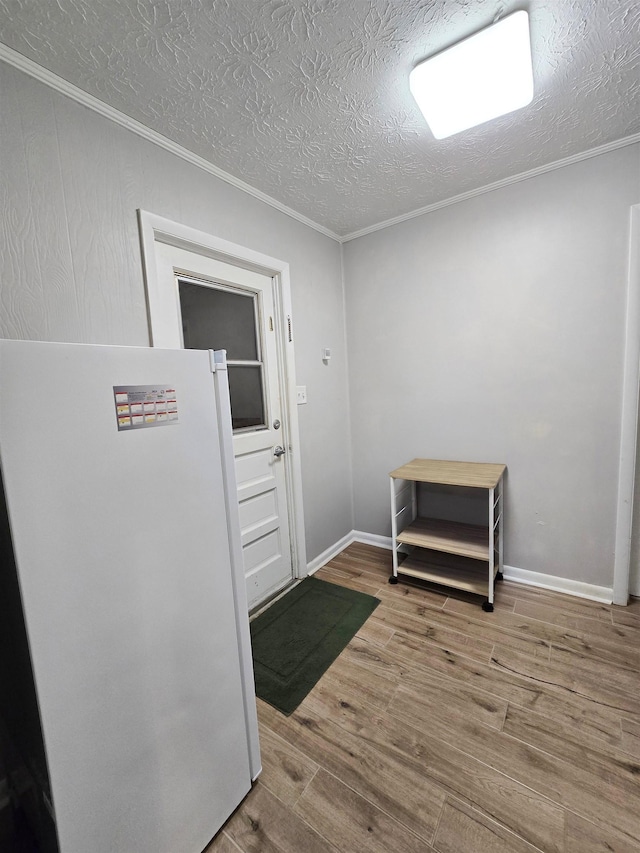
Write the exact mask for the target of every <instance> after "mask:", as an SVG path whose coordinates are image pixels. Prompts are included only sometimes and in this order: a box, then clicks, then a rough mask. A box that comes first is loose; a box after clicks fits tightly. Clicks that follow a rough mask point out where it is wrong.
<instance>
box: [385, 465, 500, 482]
mask: <svg viewBox="0 0 640 853" xmlns="http://www.w3.org/2000/svg"><path fill="white" fill-rule="evenodd" d="M506 468H507V466H506V465H503V464H502V463H498V462H449V461H446V460H444V459H413V460H412V461H411V462H407V464H406V465H402V466H401V467H400V468H396V470H395V471H392V472H391V473H390V474H389V476H390V477H393V479H394V480H415V481H416V482H419V483H440V484H441V485H447V486H471V487H475V488H478V489H493V488H495V487H496V486H497V485H498V483H499V482H500V479H501V477H502V475H503V474H504V472H505V470H506Z"/></svg>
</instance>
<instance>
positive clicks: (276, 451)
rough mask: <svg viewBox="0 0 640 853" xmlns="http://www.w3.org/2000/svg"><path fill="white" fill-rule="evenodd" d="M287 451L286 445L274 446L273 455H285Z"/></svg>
mask: <svg viewBox="0 0 640 853" xmlns="http://www.w3.org/2000/svg"><path fill="white" fill-rule="evenodd" d="M286 452H287V451H286V450H285V449H284V447H281V446H280V445H278V446H277V447H274V448H273V455H274V456H284V454H285V453H286Z"/></svg>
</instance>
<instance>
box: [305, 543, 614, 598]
mask: <svg viewBox="0 0 640 853" xmlns="http://www.w3.org/2000/svg"><path fill="white" fill-rule="evenodd" d="M352 542H362V543H363V544H364V545H375V546H376V547H378V548H386V549H387V550H388V551H390V550H391V537H390V536H379V535H378V534H377V533H365V532H364V531H363V530H352V531H351V533H347V535H346V536H343V537H342V539H340V540H339V541H338V542H336V543H335V545H332V546H331V547H330V548H327V550H326V551H323V552H322V554H319V555H318V556H317V557H316V558H315V560H312V561H311V562H310V563H309V564H308V566H307V573H308V574H310V575H312V574H313V573H314V572H317V571H318V569H321V568H322V566H324V565H326V564H327V563H328V562H329V561H330V560H333V558H334V557H337V556H338V554H339V553H340V552H341V551H344V549H345V548H346V547H347V546H348V545H351V543H352ZM503 574H504V576H505V578H506V579H507V580H510V581H513V583H521V584H523V585H525V586H538V587H540V588H541V589H549V590H551V591H552V592H561V593H564V594H565V595H574V596H576V597H578V598H588V599H589V600H591V601H602V602H603V603H604V604H611V602H612V600H613V588H612V587H609V586H596V585H595V584H591V583H586V582H585V581H576V580H572V579H571V578H561V577H558V576H557V575H543V574H542V573H541V572H530V571H529V570H528V569H518V568H517V567H516V566H504V568H503Z"/></svg>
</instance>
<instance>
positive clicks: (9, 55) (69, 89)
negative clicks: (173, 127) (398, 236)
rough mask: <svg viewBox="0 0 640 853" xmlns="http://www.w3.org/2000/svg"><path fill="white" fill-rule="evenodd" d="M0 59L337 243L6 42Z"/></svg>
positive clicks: (325, 231)
mask: <svg viewBox="0 0 640 853" xmlns="http://www.w3.org/2000/svg"><path fill="white" fill-rule="evenodd" d="M0 60H2V61H3V62H6V63H7V64H8V65H12V66H13V67H14V68H17V69H18V70H19V71H23V72H24V73H25V74H28V75H29V76H30V77H35V79H36V80H39V81H40V82H41V83H45V84H46V85H47V86H50V87H51V88H52V89H55V90H56V91H57V92H60V93H61V94H62V95H66V96H67V97H68V98H71V99H72V100H74V101H77V102H78V103H79V104H82V105H83V106H85V107H88V108H89V109H90V110H93V111H94V112H96V113H99V114H100V115H101V116H104V117H105V118H108V119H110V120H111V121H113V122H115V123H116V124H119V125H120V126H121V127H124V128H126V129H127V130H130V131H131V132H132V133H135V134H137V135H138V136H141V137H142V138H143V139H146V140H147V141H148V142H153V144H154V145H158V146H159V147H160V148H164V149H165V151H169V152H170V153H171V154H175V155H176V156H177V157H180V158H181V159H182V160H186V161H187V163H191V165H192V166H197V167H198V168H199V169H202V170H203V171H205V172H208V173H209V174H210V175H213V176H214V177H216V178H219V179H220V180H221V181H224V182H225V183H227V184H231V186H233V187H235V188H236V189H238V190H241V191H242V192H244V193H247V195H251V196H253V197H254V198H257V199H258V200H259V201H263V202H264V203H265V204H268V205H269V206H270V207H273V208H275V209H276V210H279V211H280V213H284V214H286V215H287V216H290V217H291V218H292V219H297V220H298V222H301V223H302V224H303V225H307V226H308V227H309V228H313V229H314V230H315V231H319V232H320V233H321V234H324V235H325V237H330V238H331V239H332V240H336V241H337V242H341V238H340V237H339V236H338V235H337V234H334V232H333V231H331V230H330V229H329V228H325V227H324V226H323V225H319V224H318V223H317V222H314V221H313V220H312V219H309V218H308V217H306V216H304V215H303V214H302V213H298V212H297V211H295V210H293V209H292V208H290V207H287V205H286V204H282V202H280V201H278V200H277V199H275V198H272V197H271V196H269V195H267V194H266V193H263V192H262V191H261V190H258V189H256V188H255V187H252V186H251V185H250V184H247V183H245V182H244V181H242V180H241V179H240V178H236V177H235V175H231V174H229V172H225V171H224V170H223V169H220V168H218V167H217V166H214V165H213V163H210V162H209V161H208V160H205V159H204V157H199V156H198V155H197V154H193V153H192V152H191V151H189V150H188V149H186V148H184V147H183V146H182V145H178V143H176V142H173V141H172V140H171V139H168V138H167V137H166V136H163V135H162V134H161V133H158V132H157V131H155V130H151V128H149V127H147V126H146V125H144V124H142V122H139V121H136V119H133V118H131V117H130V116H128V115H126V114H125V113H123V112H120V110H117V109H115V108H114V107H110V106H109V105H108V104H105V102H104V101H101V100H100V99H99V98H96V97H94V96H93V95H90V94H89V93H88V92H85V91H83V90H82V89H79V88H78V87H77V86H74V85H73V83H69V82H68V81H67V80H64V79H63V78H62V77H58V75H57V74H54V73H53V72H52V71H48V70H47V69H46V68H43V67H42V66H41V65H38V63H37V62H34V61H33V60H32V59H29V58H28V57H26V56H23V55H22V54H21V53H18V51H16V50H13V48H10V47H7V45H5V44H2V43H0Z"/></svg>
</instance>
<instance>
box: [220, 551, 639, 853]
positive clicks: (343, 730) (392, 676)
mask: <svg viewBox="0 0 640 853" xmlns="http://www.w3.org/2000/svg"><path fill="white" fill-rule="evenodd" d="M390 567H391V555H390V552H389V551H385V550H383V549H379V548H374V547H371V546H367V545H361V544H353V545H351V546H349V547H348V548H347V549H346V550H345V551H343V552H342V553H341V554H340V555H339V556H337V557H336V558H335V559H333V560H332V561H331V562H330V563H329V564H327V566H325V567H324V568H323V569H321V570H320V571H319V572H318V573H317V575H316V577H319V578H322V579H324V580H327V581H330V582H332V583H337V584H341V585H343V586H347V587H351V588H353V589H358V590H362V591H364V592H368V593H371V594H373V595H375V596H377V597H378V598H379V599H380V600H381V604H380V605H379V606H378V608H377V610H376V611H375V612H374V613H373V615H372V616H371V617H370V618H369V619H368V620H367V622H366V623H365V625H364V626H363V627H362V629H361V630H360V631H359V632H358V634H357V635H356V637H354V639H353V640H352V642H351V643H350V644H349V646H348V647H347V648H346V649H345V650H344V651H343V653H342V654H341V655H340V657H339V658H338V659H337V660H336V661H335V663H334V664H333V665H332V666H331V668H330V669H329V670H328V671H327V673H326V674H325V675H324V676H323V677H322V679H321V680H320V682H319V683H318V684H317V685H316V686H315V688H314V689H313V690H312V692H311V693H310V694H309V695H308V696H307V698H306V699H305V700H304V702H303V703H302V704H301V705H300V706H299V708H298V709H297V711H295V712H294V713H293V714H292V715H291V716H290V717H285V716H283V715H282V714H280V713H279V712H278V711H276V710H275V709H273V708H272V707H270V706H269V705H267V704H266V703H264V702H262V701H260V700H258V716H259V721H260V737H261V749H262V763H263V772H262V774H261V776H260V778H259V780H258V781H257V783H256V784H255V785H254V787H253V789H252V791H251V792H250V794H249V795H248V797H247V798H246V799H245V801H244V802H243V803H242V804H241V806H240V807H239V808H238V810H237V811H236V812H235V814H234V815H233V816H232V817H231V818H230V820H229V821H228V822H227V823H226V825H225V826H224V827H223V829H222V830H221V831H220V833H219V834H218V835H217V836H216V838H215V839H214V841H213V842H212V844H211V845H210V846H209V848H208V849H207V853H238V851H242V853H270V851H274V853H276V852H277V853H315V851H318V853H320V851H344V853H361V851H362V853H378V851H380V853H414V851H438V853H534V852H535V851H544V853H604V851H608V853H611V851H614V853H632V851H639V852H640V689H639V688H640V602H639V601H634V602H633V604H632V605H631V606H630V607H628V608H619V607H614V606H607V605H603V604H598V603H595V602H590V601H586V600H584V599H578V598H572V597H569V596H563V595H558V594H555V593H551V592H547V591H545V590H538V589H534V588H532V587H525V586H520V585H516V584H513V583H509V582H507V581H504V582H502V583H500V584H499V585H498V587H497V591H496V608H495V611H494V612H493V613H485V612H484V611H483V610H482V609H481V607H480V604H479V599H475V598H472V597H465V596H464V595H459V594H454V593H442V594H440V593H438V592H435V591H433V590H426V589H420V588H416V587H415V586H407V585H405V584H398V585H397V586H391V585H389V584H388V582H387V581H388V577H389V574H390Z"/></svg>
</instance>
